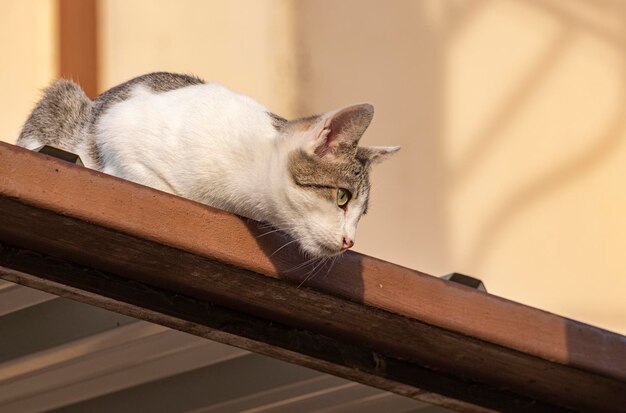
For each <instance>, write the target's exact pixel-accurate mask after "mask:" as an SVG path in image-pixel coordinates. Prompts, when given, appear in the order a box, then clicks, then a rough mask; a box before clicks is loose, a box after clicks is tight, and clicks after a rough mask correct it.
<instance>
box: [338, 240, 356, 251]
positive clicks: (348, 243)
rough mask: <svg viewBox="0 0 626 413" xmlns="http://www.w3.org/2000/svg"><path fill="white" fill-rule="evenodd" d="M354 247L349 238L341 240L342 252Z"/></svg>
mask: <svg viewBox="0 0 626 413" xmlns="http://www.w3.org/2000/svg"><path fill="white" fill-rule="evenodd" d="M353 245H354V241H352V240H351V239H350V238H346V237H344V238H343V246H342V247H341V250H342V251H345V250H347V249H348V248H352V246H353Z"/></svg>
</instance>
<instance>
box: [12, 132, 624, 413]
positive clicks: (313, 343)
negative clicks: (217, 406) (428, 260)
mask: <svg viewBox="0 0 626 413" xmlns="http://www.w3.org/2000/svg"><path fill="white" fill-rule="evenodd" d="M265 231H267V230H265ZM263 233H264V230H261V229H259V226H258V225H257V224H256V223H254V222H249V221H246V220H244V219H241V218H239V217H236V216H234V215H232V214H228V213H225V212H223V211H218V210H215V209H212V208H209V207H206V206H204V205H200V204H197V203H194V202H191V201H188V200H184V199H180V198H177V197H175V196H171V195H168V194H164V193H161V192H159V191H155V190H152V189H150V188H145V187H142V186H139V185H135V184H133V183H130V182H126V181H123V180H120V179H117V178H114V177H110V176H106V175H103V174H100V173H97V172H95V171H90V170H87V169H85V168H81V167H77V166H74V165H70V164H66V163H63V162H62V161H59V160H56V159H53V158H49V157H47V156H44V155H40V154H35V153H31V152H28V151H25V150H23V149H21V148H16V147H13V146H11V145H7V144H0V242H1V243H2V248H1V249H0V265H1V266H2V268H3V270H2V271H1V273H0V276H1V277H3V278H6V279H8V280H11V281H15V282H19V283H22V284H25V285H30V286H33V287H35V288H39V289H42V290H45V291H49V292H53V293H56V294H60V295H66V296H71V297H74V298H76V299H79V300H82V301H85V302H88V303H91V304H94V305H100V306H103V307H106V308H111V309H114V310H116V311H120V312H124V313H126V314H130V315H133V316H136V317H139V318H143V319H147V320H150V321H154V322H157V323H161V324H164V325H168V326H172V327H174V328H178V329H180V330H184V331H189V332H191V333H195V334H199V335H202V336H205V337H209V338H212V339H214V340H217V341H221V342H225V343H228V344H233V345H237V346H240V347H243V348H246V349H250V350H253V351H257V352H260V353H263V354H268V355H271V356H274V357H277V358H281V359H284V360H288V361H292V362H295V363H298V364H302V365H306V366H308V367H313V368H317V369H319V370H323V371H327V372H330V373H333V374H336V375H340V376H342V377H346V378H349V379H353V380H357V381H360V382H363V383H367V384H370V385H373V386H378V387H381V388H385V389H388V390H391V391H395V392H397V393H400V394H405V395H407V396H410V397H414V398H416V399H420V400H424V401H428V402H431V403H436V404H440V405H444V406H448V407H452V408H455V409H458V410H461V411H489V410H496V411H568V410H570V411H581V412H583V411H598V412H600V411H606V412H611V411H615V412H617V411H621V410H620V409H621V408H622V407H623V406H624V405H626V338H625V337H623V336H620V335H617V334H614V333H611V332H608V331H604V330H601V329H598V328H595V327H592V326H588V325H585V324H582V323H578V322H575V321H572V320H569V319H566V318H563V317H559V316H556V315H553V314H549V313H546V312H543V311H540V310H537V309H533V308H529V307H527V306H523V305H521V304H517V303H514V302H511V301H507V300H504V299H501V298H498V297H494V296H492V295H489V294H485V293H482V292H479V291H475V290H471V289H469V288H466V287H463V286H460V285H456V284H454V283H450V282H446V281H442V280H439V279H437V278H434V277H431V276H428V275H426V274H422V273H419V272H417V271H414V270H410V269H407V268H403V267H400V266H397V265H394V264H391V263H388V262H384V261H381V260H377V259H375V258H372V257H368V256H364V255H360V254H357V253H348V254H345V256H344V257H343V258H342V259H339V260H337V262H336V264H335V265H334V266H333V267H332V269H331V270H330V271H328V273H326V269H325V270H324V271H323V272H321V274H320V275H319V276H317V277H315V278H313V279H312V280H308V281H307V282H306V283H305V284H304V285H303V286H302V287H298V286H299V284H300V283H301V282H302V281H303V280H304V279H305V278H306V276H307V272H308V270H309V268H310V267H309V268H306V267H305V268H304V269H302V270H291V269H293V268H295V267H297V266H298V265H299V264H300V263H301V262H302V261H303V258H302V257H301V256H300V254H299V253H298V251H297V247H295V245H290V246H288V247H286V248H283V249H281V250H280V251H279V252H278V253H276V254H274V255H272V253H273V252H274V251H276V250H277V249H278V248H279V247H280V246H282V245H283V244H284V243H285V242H286V241H285V238H284V237H283V236H282V235H280V234H279V233H272V234H267V235H265V236H263V237H258V235H260V234H263ZM292 247H293V248H292ZM52 257H55V258H52ZM290 270H291V271H290Z"/></svg>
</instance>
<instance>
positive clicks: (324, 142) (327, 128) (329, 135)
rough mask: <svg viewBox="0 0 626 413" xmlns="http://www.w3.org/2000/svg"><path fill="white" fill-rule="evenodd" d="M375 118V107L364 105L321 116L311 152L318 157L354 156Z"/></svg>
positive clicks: (313, 129)
mask: <svg viewBox="0 0 626 413" xmlns="http://www.w3.org/2000/svg"><path fill="white" fill-rule="evenodd" d="M373 117H374V106H372V105H370V104H367V103H364V104H360V105H353V106H347V107H345V108H342V109H339V110H335V111H332V112H328V113H325V114H324V115H321V116H320V117H319V118H318V119H319V120H318V121H317V122H316V123H315V125H314V126H313V128H312V129H311V132H312V134H313V136H311V137H310V138H312V139H311V140H309V145H308V146H309V150H310V151H312V152H314V153H315V154H316V155H319V156H324V155H326V154H332V155H335V156H337V155H341V154H351V155H354V153H355V151H356V147H357V144H358V143H359V139H361V136H362V135H363V133H364V132H365V130H366V129H367V127H368V126H369V124H370V122H371V121H372V118H373Z"/></svg>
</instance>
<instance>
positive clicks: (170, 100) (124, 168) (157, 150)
mask: <svg viewBox="0 0 626 413" xmlns="http://www.w3.org/2000/svg"><path fill="white" fill-rule="evenodd" d="M96 139H97V142H98V144H99V146H100V147H101V152H102V156H103V158H104V164H105V165H106V166H105V168H104V170H103V171H104V172H106V173H109V174H112V175H116V176H119V177H121V178H124V179H128V180H131V181H134V182H137V183H140V184H143V185H147V186H150V187H154V188H157V189H160V190H163V191H166V192H170V193H174V194H177V195H179V196H182V197H185V198H190V199H193V200H196V201H199V202H202V203H205V204H208V205H212V206H214V207H217V208H221V209H225V210H228V211H231V212H234V213H237V214H240V215H243V216H246V217H248V218H252V219H255V220H259V221H265V222H269V223H271V224H273V225H276V226H277V227H278V228H281V229H283V230H284V231H286V232H287V233H289V234H290V235H292V236H293V237H294V238H295V239H297V240H299V242H300V245H301V247H302V249H303V250H304V251H306V252H308V253H310V254H312V255H314V256H330V255H335V254H338V253H340V252H341V248H342V244H343V239H344V238H347V239H351V240H354V238H355V233H356V225H357V222H358V220H359V218H360V216H361V213H362V208H363V205H360V204H359V202H358V201H357V200H353V201H352V202H351V203H350V205H349V207H348V208H347V210H346V211H344V210H343V209H341V208H339V207H338V206H337V205H336V203H334V202H330V201H328V200H326V199H322V198H320V197H319V196H318V195H316V194H314V193H313V192H311V191H307V190H303V189H302V188H299V187H298V186H297V185H296V184H295V183H294V182H293V181H292V179H291V178H290V177H289V176H288V173H287V159H288V156H289V153H290V152H291V151H292V150H295V149H297V148H300V147H304V146H306V145H307V142H308V140H310V139H311V134H307V133H304V132H303V133H301V134H299V135H297V136H289V137H286V136H282V135H280V134H279V133H278V132H277V131H276V130H275V128H274V127H273V125H272V119H271V118H270V116H269V115H268V111H267V109H266V108H264V107H263V106H261V105H260V104H259V103H257V102H255V101H254V100H252V99H251V98H249V97H246V96H243V95H240V94H237V93H234V92H232V91H230V90H228V89H226V88H225V87H223V86H220V85H217V84H202V85H194V86H188V87H184V88H181V89H177V90H173V91H169V92H165V93H153V92H151V91H150V90H148V89H146V88H143V87H141V86H138V87H136V88H135V89H134V91H133V93H132V95H131V98H130V99H128V100H125V101H122V102H120V103H117V104H115V105H113V106H112V107H111V108H110V109H108V110H107V112H106V113H105V114H103V115H102V117H101V118H100V120H99V121H98V125H97V133H96ZM77 150H79V151H80V148H77ZM79 155H81V157H84V158H88V156H87V154H86V153H85V152H83V151H81V152H79Z"/></svg>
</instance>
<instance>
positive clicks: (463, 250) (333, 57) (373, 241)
mask: <svg viewBox="0 0 626 413" xmlns="http://www.w3.org/2000/svg"><path fill="white" fill-rule="evenodd" d="M6 4H10V5H11V6H9V15H10V16H12V17H11V18H10V19H9V18H7V15H6V14H3V15H1V16H0V21H1V22H2V24H0V33H2V36H11V38H14V39H15V41H13V42H2V43H1V44H0V48H4V53H3V56H4V57H5V58H4V59H3V63H4V64H3V65H2V66H0V82H1V84H2V87H3V91H5V93H3V94H2V95H1V96H0V105H2V108H3V110H2V111H0V120H2V122H0V132H1V135H2V136H3V137H4V138H5V139H8V140H9V141H10V140H11V139H14V137H15V136H16V134H17V131H18V130H19V125H20V123H21V122H22V121H23V120H24V118H25V117H26V115H27V113H28V110H29V107H30V105H31V104H32V102H34V99H35V97H36V96H37V93H38V92H37V89H38V88H40V87H42V86H43V85H44V84H45V83H46V82H47V80H48V79H49V78H50V75H51V73H53V71H54V67H55V63H54V61H55V57H54V53H52V52H51V51H52V50H53V46H52V45H53V44H54V43H53V42H52V40H51V39H53V33H54V25H53V23H51V22H52V21H54V19H52V18H49V17H50V15H53V14H54V7H53V6H51V4H52V2H51V1H43V0H42V1H37V0H29V1H22V0H11V1H7V2H6ZM33 16H36V19H38V20H37V21H38V22H39V23H38V24H36V28H34V29H31V30H29V29H28V28H27V27H26V26H25V25H24V22H31V21H32V20H33ZM100 19H101V24H100V32H99V35H100V43H99V50H100V55H101V59H100V61H101V68H100V69H101V70H100V76H101V79H100V84H101V85H102V87H103V88H106V87H110V86H113V85H114V84H117V83H119V82H122V81H124V80H126V79H128V78H130V77H132V76H135V75H139V74H142V73H145V72H148V71H154V70H171V71H179V72H189V73H195V74H198V75H200V76H202V77H204V78H205V79H207V80H211V81H218V82H221V83H224V84H225V85H227V86H229V87H230V88H232V89H235V90H237V91H240V92H243V93H246V94H249V95H251V96H253V97H254V98H256V99H257V100H259V101H261V102H262V103H264V104H265V105H266V106H268V107H269V108H271V109H272V110H274V111H276V112H277V113H280V114H283V115H285V116H299V115H309V114H313V113H319V112H323V111H326V110H329V109H332V108H336V107H340V106H342V105H346V104H350V103H354V102H363V101H367V102H371V103H373V104H374V105H375V107H376V116H375V118H374V122H373V124H372V126H371V128H370V130H369V132H368V133H367V134H366V135H365V137H364V138H363V143H365V144H372V145H387V144H389V145H395V144H400V145H402V146H403V149H402V151H401V152H400V154H399V155H398V156H397V158H395V159H393V160H392V161H389V162H388V163H387V164H383V165H381V166H379V167H378V170H376V171H375V172H374V189H373V199H372V205H371V208H370V212H369V213H368V215H367V216H366V217H365V218H364V219H363V221H362V223H361V226H360V231H359V234H358V239H357V243H356V249H357V250H359V251H361V252H364V253H367V254H371V255H375V256H378V257H381V258H384V259H387V260H390V261H393V262H397V263H399V264H402V265H405V266H408V267H412V268H416V269H420V270H422V271H425V272H429V273H432V274H436V275H440V274H444V273H447V272H452V271H457V272H464V273H468V274H472V275H475V276H477V277H480V278H482V279H483V280H484V281H485V283H486V285H487V288H488V289H489V290H490V291H491V292H493V293H494V294H497V295H501V296H504V297H507V298H511V299H513V300H516V301H520V302H523V303H526V304H529V305H533V306H537V307H540V308H544V309H547V310H549V311H554V312H556V313H559V314H563V315H567V316H570V317H573V318H576V319H580V320H583V321H586V322H589V323H592V324H596V325H600V326H603V327H605V328H609V329H613V330H617V331H620V332H622V333H626V299H624V297H625V296H626V257H625V255H626V254H624V253H623V252H622V249H623V246H624V245H626V212H625V211H626V186H625V185H624V180H625V177H626V146H625V145H626V124H625V123H626V23H625V22H626V2H613V1H608V0H598V1H593V2H574V1H566V0H562V1H556V0H553V1H521V0H520V1H512V0H511V1H504V0H501V1H495V0H493V1H487V0H484V1H483V0H474V1H469V0H468V1H461V0H456V1H453V0H449V1H441V0H431V1H413V0H406V1H373V0H369V1H366V0H344V1H341V2H338V1H333V0H324V1H319V0H310V1H287V0H276V1H270V0H264V1H257V0H247V1H228V0H220V1H201V0H183V1H166V0H160V1H153V0H134V1H132V2H129V1H123V0H101V2H100ZM20 22H22V24H21V23H20ZM32 24H33V25H35V23H32ZM7 25H10V26H11V27H7ZM33 27H35V26H33ZM16 31H19V32H20V33H23V36H15V33H16ZM7 91H8V92H7ZM5 108H6V109H5Z"/></svg>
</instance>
